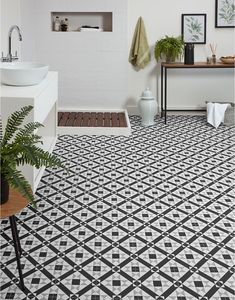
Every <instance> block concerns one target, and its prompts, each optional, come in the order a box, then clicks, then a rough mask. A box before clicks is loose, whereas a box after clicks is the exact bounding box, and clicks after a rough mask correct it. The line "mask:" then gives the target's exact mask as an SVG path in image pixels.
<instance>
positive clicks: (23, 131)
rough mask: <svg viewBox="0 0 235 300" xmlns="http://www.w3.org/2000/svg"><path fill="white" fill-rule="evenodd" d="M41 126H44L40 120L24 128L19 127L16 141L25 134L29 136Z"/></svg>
mask: <svg viewBox="0 0 235 300" xmlns="http://www.w3.org/2000/svg"><path fill="white" fill-rule="evenodd" d="M40 127H44V126H43V124H41V123H39V122H30V123H28V124H26V125H25V126H24V128H19V129H18V133H17V134H16V136H15V141H16V140H17V141H18V140H19V139H21V138H23V137H24V136H28V135H31V134H33V132H34V130H35V129H38V128H40Z"/></svg>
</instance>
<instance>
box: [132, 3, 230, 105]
mask: <svg viewBox="0 0 235 300" xmlns="http://www.w3.org/2000/svg"><path fill="white" fill-rule="evenodd" d="M188 13H199V14H200V13H206V14H207V44H206V45H195V61H206V57H207V56H209V55H210V51H209V46H208V45H209V43H217V44H218V46H217V57H218V58H219V57H220V56H222V55H233V54H234V53H235V44H234V43H235V36H234V29H231V28H228V29H224V28H215V25H214V24H215V1H205V0H177V1H172V0H145V1H144V0H128V49H130V46H131V41H132V36H133V33H134V28H135V25H136V22H137V19H138V17H139V16H142V18H143V19H144V22H145V27H146V31H147V36H148V41H149V45H150V47H151V53H152V60H151V63H150V64H149V65H148V66H147V67H146V68H145V69H143V70H140V71H138V72H137V71H135V70H134V68H133V67H132V66H131V65H130V64H129V65H128V96H127V102H128V105H129V106H130V107H132V111H136V110H135V108H136V106H137V102H138V100H139V97H140V95H141V92H142V91H143V90H144V89H145V87H146V86H148V87H150V89H151V90H152V92H153V94H154V95H155V96H156V98H157V99H158V102H160V78H159V77H160V63H158V64H157V63H156V61H155V58H154V56H153V50H154V46H155V42H156V41H157V40H158V39H160V38H162V37H164V35H170V36H171V35H173V36H178V35H180V34H181V14H188ZM168 74H169V79H168V105H169V108H175V109H176V108H177V109H180V108H188V109H190V108H191V109H193V108H200V107H201V106H204V105H205V101H206V100H214V101H232V100H234V94H235V93H234V70H231V69H230V70H228V69H227V70H218V69H217V70H193V71H192V70H180V71H177V70H169V71H168Z"/></svg>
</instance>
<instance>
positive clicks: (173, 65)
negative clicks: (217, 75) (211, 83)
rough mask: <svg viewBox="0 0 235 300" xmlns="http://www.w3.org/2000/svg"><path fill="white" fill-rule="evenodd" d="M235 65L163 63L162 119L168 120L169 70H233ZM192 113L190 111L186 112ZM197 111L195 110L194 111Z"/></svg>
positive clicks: (218, 63)
mask: <svg viewBox="0 0 235 300" xmlns="http://www.w3.org/2000/svg"><path fill="white" fill-rule="evenodd" d="M234 67H235V64H224V63H220V62H217V63H215V64H208V63H205V62H196V63H194V65H185V64H184V63H162V64H161V117H163V116H164V117H165V124H166V118H167V70H168V69H231V68H234ZM184 111H190V110H184ZM193 111H195V110H193Z"/></svg>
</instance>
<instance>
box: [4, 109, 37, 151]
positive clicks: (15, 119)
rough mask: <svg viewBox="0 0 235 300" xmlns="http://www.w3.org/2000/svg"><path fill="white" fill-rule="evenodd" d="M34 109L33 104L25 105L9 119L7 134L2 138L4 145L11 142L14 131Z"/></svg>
mask: <svg viewBox="0 0 235 300" xmlns="http://www.w3.org/2000/svg"><path fill="white" fill-rule="evenodd" d="M32 109H33V106H31V105H29V106H24V107H22V108H21V110H20V111H16V112H14V113H13V114H12V115H11V116H10V117H9V118H8V119H7V125H6V129H5V134H4V136H3V140H2V145H1V146H2V147H3V146H4V145H5V144H6V143H7V142H9V140H10V139H11V138H12V137H13V135H14V133H15V132H16V131H17V130H18V127H19V126H20V125H21V124H22V123H23V121H24V118H25V117H26V116H27V115H28V114H29V112H30V111H31V110H32Z"/></svg>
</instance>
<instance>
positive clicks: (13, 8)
mask: <svg viewBox="0 0 235 300" xmlns="http://www.w3.org/2000/svg"><path fill="white" fill-rule="evenodd" d="M0 15H1V18H0V19H1V21H0V24H1V30H0V53H2V51H3V52H4V56H6V54H7V52H8V30H9V28H10V26H11V25H18V26H20V25H21V24H20V21H21V18H20V0H1V9H0ZM20 49H21V43H20V42H19V40H18V35H17V33H16V32H15V31H14V32H13V33H12V50H13V51H14V52H13V53H12V54H14V53H15V51H18V53H19V55H20Z"/></svg>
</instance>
